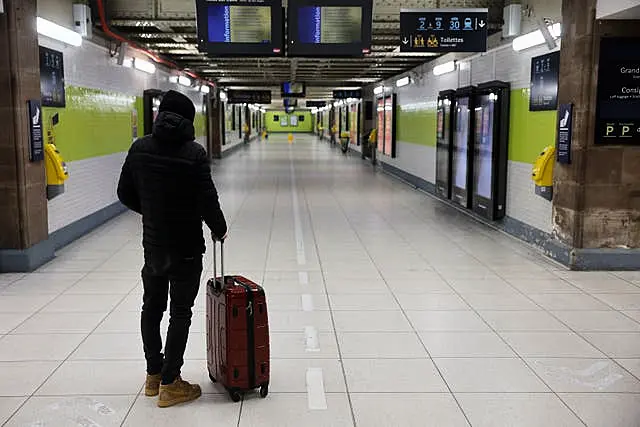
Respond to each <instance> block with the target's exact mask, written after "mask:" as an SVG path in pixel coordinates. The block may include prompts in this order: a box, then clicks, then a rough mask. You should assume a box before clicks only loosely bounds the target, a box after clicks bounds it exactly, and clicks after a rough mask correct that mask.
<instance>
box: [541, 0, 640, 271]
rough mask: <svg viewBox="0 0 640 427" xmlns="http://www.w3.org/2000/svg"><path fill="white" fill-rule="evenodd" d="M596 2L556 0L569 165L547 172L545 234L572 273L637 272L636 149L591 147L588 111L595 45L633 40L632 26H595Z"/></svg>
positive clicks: (594, 85) (639, 178) (593, 92)
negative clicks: (569, 125)
mask: <svg viewBox="0 0 640 427" xmlns="http://www.w3.org/2000/svg"><path fill="white" fill-rule="evenodd" d="M596 3H597V0H563V1H562V15H563V22H562V32H563V34H562V49H561V54H560V57H561V59H560V87H559V102H560V103H573V104H574V119H573V120H574V125H573V142H572V148H571V157H572V163H571V164H570V165H560V164H556V166H555V173H554V175H555V176H554V181H555V182H554V187H555V189H554V200H553V227H554V230H553V231H554V236H555V237H556V239H557V240H558V241H559V242H561V244H562V245H561V246H563V247H564V255H559V256H557V257H558V258H559V259H560V260H561V261H563V262H565V263H567V264H569V265H570V266H571V267H573V268H576V269H630V268H634V267H633V266H632V265H630V264H629V263H631V264H635V266H636V267H640V252H638V251H635V250H634V249H637V248H640V149H639V148H640V147H632V146H620V145H616V146H612V145H607V146H603V145H596V144H595V140H596V105H597V89H598V63H599V55H600V39H601V38H602V37H607V36H609V37H610V36H618V37H640V25H639V24H640V22H638V21H596V19H595V16H596ZM638 59H640V58H638ZM556 255H557V254H556ZM563 258H564V259H563ZM634 258H635V261H634Z"/></svg>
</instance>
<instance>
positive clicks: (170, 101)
mask: <svg viewBox="0 0 640 427" xmlns="http://www.w3.org/2000/svg"><path fill="white" fill-rule="evenodd" d="M163 111H168V112H171V113H175V114H179V115H181V116H182V117H184V118H185V119H187V120H189V121H192V122H193V120H194V119H195V117H196V107H194V106H193V102H191V100H190V99H189V98H187V97H186V96H184V95H183V94H181V93H180V92H176V91H175V90H170V91H169V92H167V93H165V94H164V97H163V98H162V102H161V103H160V108H159V109H158V112H160V113H161V112H163Z"/></svg>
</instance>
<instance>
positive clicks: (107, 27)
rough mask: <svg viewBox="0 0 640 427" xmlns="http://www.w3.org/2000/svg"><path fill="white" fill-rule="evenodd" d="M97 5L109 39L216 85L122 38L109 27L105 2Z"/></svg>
mask: <svg viewBox="0 0 640 427" xmlns="http://www.w3.org/2000/svg"><path fill="white" fill-rule="evenodd" d="M96 3H97V5H98V15H99V16H100V24H101V25H102V31H103V32H104V33H105V34H106V35H107V36H109V37H111V38H112V39H114V40H118V41H120V42H122V43H127V44H128V45H129V46H131V48H132V49H134V50H136V51H138V52H140V53H142V54H143V55H146V56H147V57H149V58H151V59H153V61H154V62H157V63H159V64H164V65H167V66H169V67H170V68H175V69H176V70H179V71H183V72H184V73H186V74H188V75H189V76H191V77H193V78H194V79H199V80H202V81H205V82H207V83H208V84H210V85H213V84H214V83H212V82H211V81H209V80H207V79H205V78H202V77H200V76H199V75H198V74H196V73H193V72H191V71H187V70H183V69H181V68H180V67H179V66H178V64H176V63H175V62H172V61H169V60H166V59H164V58H162V57H161V56H158V55H155V54H154V53H152V52H150V51H148V50H146V49H144V48H143V47H141V46H140V45H138V44H137V43H136V42H134V41H131V40H129V39H127V38H126V37H123V36H121V35H120V34H118V33H116V32H114V31H112V30H111V27H110V26H109V24H108V23H107V18H106V14H105V12H104V2H103V0H96Z"/></svg>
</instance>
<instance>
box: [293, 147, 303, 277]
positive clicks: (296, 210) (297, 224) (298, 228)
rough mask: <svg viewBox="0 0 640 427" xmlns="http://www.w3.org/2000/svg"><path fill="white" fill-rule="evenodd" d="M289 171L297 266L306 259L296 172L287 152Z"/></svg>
mask: <svg viewBox="0 0 640 427" xmlns="http://www.w3.org/2000/svg"><path fill="white" fill-rule="evenodd" d="M289 170H290V174H291V200H292V205H293V223H294V230H295V235H296V257H297V260H298V265H305V264H306V263H307V257H306V254H305V251H304V234H303V233H302V221H301V220H300V204H299V200H298V188H297V186H296V171H295V168H294V166H293V157H292V154H291V151H289Z"/></svg>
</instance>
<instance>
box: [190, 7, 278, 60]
mask: <svg viewBox="0 0 640 427" xmlns="http://www.w3.org/2000/svg"><path fill="white" fill-rule="evenodd" d="M196 11H197V25H198V32H197V33H198V50H199V51H200V52H204V53H207V54H208V55H209V56H212V57H214V56H248V55H251V56H275V55H282V54H283V53H284V46H283V44H284V37H283V9H282V0H196Z"/></svg>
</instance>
